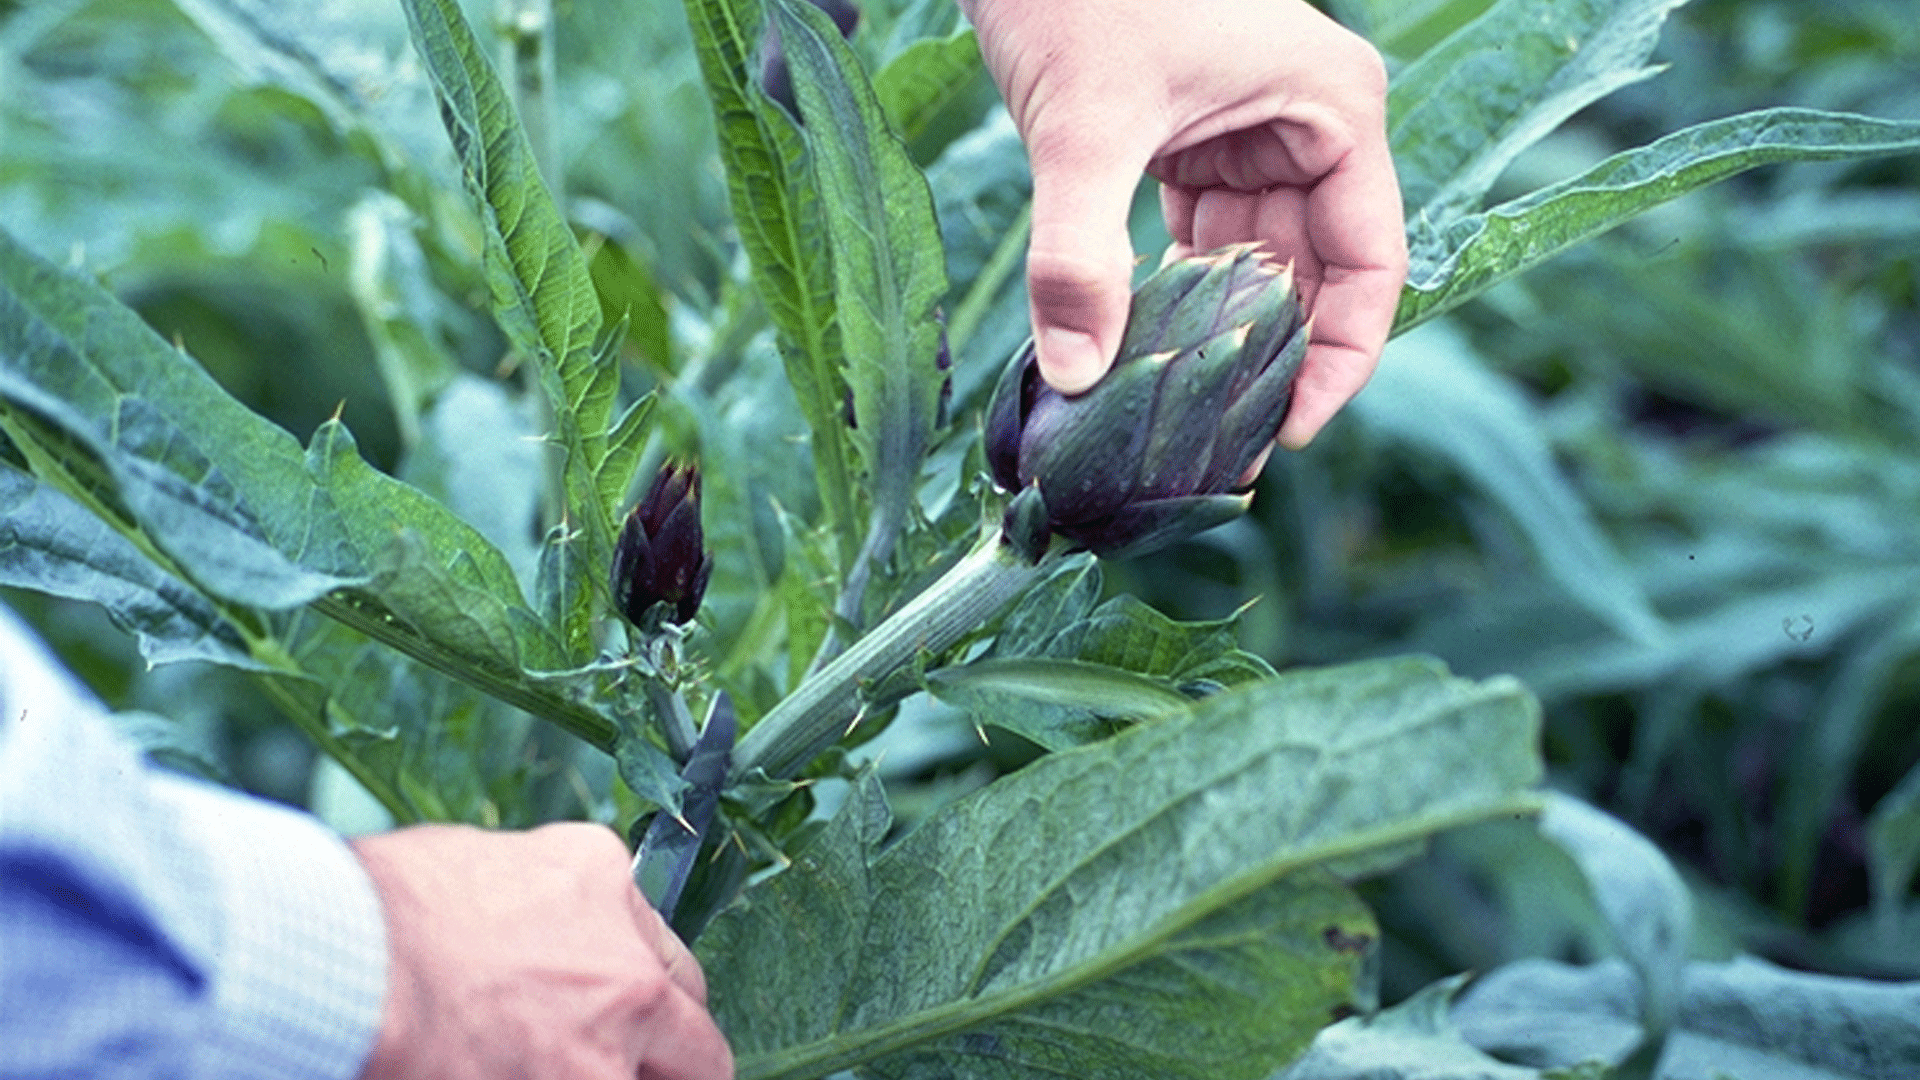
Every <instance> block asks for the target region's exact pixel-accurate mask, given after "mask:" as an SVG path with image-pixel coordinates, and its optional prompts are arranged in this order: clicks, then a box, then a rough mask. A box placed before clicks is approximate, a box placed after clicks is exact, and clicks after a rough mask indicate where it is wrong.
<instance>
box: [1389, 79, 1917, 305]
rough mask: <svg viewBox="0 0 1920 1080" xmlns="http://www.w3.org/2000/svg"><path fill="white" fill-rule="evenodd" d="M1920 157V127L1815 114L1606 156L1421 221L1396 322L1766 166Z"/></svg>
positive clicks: (1754, 118)
mask: <svg viewBox="0 0 1920 1080" xmlns="http://www.w3.org/2000/svg"><path fill="white" fill-rule="evenodd" d="M1916 150H1920V123H1914V122H1902V121H1895V120H1879V119H1875V118H1873V117H1868V116H1855V115H1852V114H1848V113H1832V112H1820V111H1818V110H1814V109H1786V108H1783V109H1763V110H1760V111H1758V112H1750V113H1742V114H1741V115H1739V116H1733V117H1728V118H1726V119H1723V120H1712V121H1708V122H1707V123H1704V124H1697V125H1695V126H1693V127H1690V128H1686V129H1684V130H1682V131H1677V132H1674V133H1673V134H1671V135H1668V136H1665V137H1664V138H1661V139H1658V140H1656V141H1654V142H1652V143H1649V144H1648V145H1646V146H1642V147H1638V148H1636V149H1633V150H1627V151H1624V152H1622V153H1619V154H1615V155H1614V156H1612V157H1610V158H1608V159H1607V160H1605V161H1603V162H1601V163H1600V164H1598V165H1596V166H1594V167H1593V168H1592V169H1589V170H1588V171H1587V172H1586V173H1584V174H1582V175H1581V176H1578V177H1574V178H1572V179H1570V180H1564V181H1561V182H1560V183H1557V184H1553V185H1550V186H1548V187H1544V188H1541V189H1539V190H1538V191H1535V192H1532V193H1531V194H1528V195H1523V196H1521V197H1520V198H1517V199H1513V200H1511V201H1509V202H1505V203H1502V204H1500V205H1499V206H1496V207H1493V208H1492V209H1490V210H1487V211H1484V212H1482V213H1476V214H1467V215H1465V216H1461V217H1449V218H1446V219H1444V220H1440V221H1433V220H1429V219H1427V218H1424V217H1423V218H1416V219H1415V220H1414V221H1413V222H1412V224H1411V226H1410V235H1409V237H1408V244H1409V248H1410V252H1409V254H1410V258H1411V263H1412V265H1411V268H1410V270H1409V271H1408V274H1407V287H1406V290H1405V291H1404V292H1403V293H1402V294H1401V297H1400V309H1399V311H1398V312H1397V313H1396V314H1395V316H1394V329H1395V332H1402V331H1405V330H1407V329H1408V328H1410V327H1412V326H1414V325H1415V324H1418V323H1421V322H1424V321H1426V320H1427V319H1430V318H1432V317H1434V316H1435V315H1438V314H1440V313H1441V312H1443V311H1446V310H1448V309H1450V308H1453V307H1455V306H1457V305H1459V304H1461V303H1464V302H1465V301H1467V300H1468V299H1470V298H1472V297H1474V296H1476V295H1478V294H1479V293H1481V292H1483V291H1485V290H1486V289H1487V288H1488V287H1489V286H1491V285H1493V284H1494V283H1495V282H1498V281H1501V280H1504V279H1506V278H1509V277H1512V276H1513V275H1515V274H1518V273H1519V272H1521V271H1522V270H1525V269H1526V268H1528V267H1530V266H1533V265H1535V264H1537V263H1539V262H1541V261H1543V260H1545V259H1547V258H1548V257H1550V256H1552V255H1554V254H1556V253H1558V252H1560V251H1564V250H1566V249H1567V248H1569V247H1572V246H1573V245H1575V244H1578V243H1580V242H1581V241H1583V240H1587V239H1590V238H1592V237H1594V236H1598V235H1599V234H1601V233H1603V232H1606V231H1607V230H1608V229H1611V228H1613V227H1614V226H1616V225H1618V224H1620V223H1621V222H1623V221H1626V220H1627V219H1628V218H1631V217H1634V216H1635V215H1637V214H1640V213H1642V212H1643V211H1645V210H1647V209H1648V208H1650V207H1653V206H1657V205H1659V204H1660V203H1663V202H1666V201H1667V200H1669V199H1672V198H1675V197H1677V196H1680V195H1684V194H1686V193H1687V192H1689V191H1692V190H1694V189H1695V188H1699V187H1702V186H1705V185H1707V184H1711V183H1713V182H1714V181H1717V180H1723V179H1725V178H1726V177H1729V176H1732V175H1734V174H1735V173H1739V172H1743V171H1745V170H1747V169H1751V168H1755V167H1756V166H1760V165H1769V164H1775V163H1779V162H1787V161H1839V160H1850V159H1862V158H1871V157H1882V156H1885V155H1888V154H1901V153H1911V152H1913V151H1916Z"/></svg>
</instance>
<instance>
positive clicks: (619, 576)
mask: <svg viewBox="0 0 1920 1080" xmlns="http://www.w3.org/2000/svg"><path fill="white" fill-rule="evenodd" d="M712 573H713V556H712V555H711V554H709V553H708V552H707V550H706V538H705V536H704V535H703V534H702V532H701V529H700V469H699V467H698V466H696V465H694V464H693V463H691V462H689V463H687V464H685V465H674V464H672V463H669V464H667V465H666V466H665V467H664V468H662V469H661V470H660V471H659V473H658V474H656V475H655V476H654V478H653V486H652V487H651V488H649V489H647V497H646V498H644V499H641V500H640V504H639V505H638V506H635V507H634V508H633V511H632V512H631V513H629V514H628V515H627V521H626V524H625V525H624V526H622V527H621V529H620V539H619V540H617V541H616V542H615V543H614V547H613V570H612V581H611V583H610V584H611V586H612V589H613V600H614V604H615V605H616V606H617V607H619V609H620V612H621V614H623V615H625V616H626V617H627V620H628V621H629V622H631V623H633V624H634V625H635V626H640V627H646V626H647V625H648V624H647V621H646V620H647V619H648V618H649V616H648V612H649V611H650V610H651V609H652V608H653V606H654V605H655V604H666V605H667V606H668V607H669V608H670V609H671V612H670V614H668V615H667V617H666V618H667V621H669V622H675V623H686V622H691V621H692V620H693V616H694V614H695V613H696V612H698V611H699V610H700V599H701V597H702V596H704V595H706V591H707V577H708V576H709V575H711V574H712ZM657 625H658V624H657V623H656V624H654V626H656V627H657Z"/></svg>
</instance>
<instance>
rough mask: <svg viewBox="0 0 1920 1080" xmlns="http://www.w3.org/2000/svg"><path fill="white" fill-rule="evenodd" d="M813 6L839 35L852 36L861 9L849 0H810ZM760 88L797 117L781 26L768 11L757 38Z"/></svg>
mask: <svg viewBox="0 0 1920 1080" xmlns="http://www.w3.org/2000/svg"><path fill="white" fill-rule="evenodd" d="M809 2H810V3H811V4H813V6H814V7H817V8H819V9H820V10H821V11H824V12H826V13H827V15H828V17H829V18H831V19H833V25H835V26H837V27H839V28H840V36H841V37H843V38H851V37H852V36H853V32H854V30H855V29H856V28H858V27H859V25H860V9H859V8H857V7H855V6H854V5H853V4H852V3H849V2H848V0H809ZM760 88H761V89H762V90H765V91H766V92H767V96H768V97H770V98H772V99H773V100H775V101H777V102H779V103H780V104H781V105H783V106H785V107H786V110H787V111H788V112H789V113H792V114H793V117H794V119H796V120H797V119H799V118H800V105H799V101H798V99H797V98H795V97H794V94H793V74H792V73H791V72H789V71H788V70H787V54H786V51H785V50H784V49H783V48H782V47H781V45H780V26H779V24H778V23H776V22H774V21H773V19H772V17H771V13H769V17H768V19H767V30H766V34H765V36H764V37H763V38H762V39H761V42H760Z"/></svg>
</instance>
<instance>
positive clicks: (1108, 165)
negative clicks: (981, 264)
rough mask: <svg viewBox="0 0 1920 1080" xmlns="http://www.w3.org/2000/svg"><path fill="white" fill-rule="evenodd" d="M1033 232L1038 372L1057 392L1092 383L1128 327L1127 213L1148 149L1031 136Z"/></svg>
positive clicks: (1030, 258)
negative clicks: (1129, 149)
mask: <svg viewBox="0 0 1920 1080" xmlns="http://www.w3.org/2000/svg"><path fill="white" fill-rule="evenodd" d="M1028 154H1029V156H1030V158H1031V160H1032V166H1033V237H1032V239H1031V241H1030V242H1029V243H1028V247H1027V296H1028V301H1029V304H1030V305H1031V309H1032V315H1033V339H1034V344H1035V346H1036V349H1037V351H1038V353H1039V360H1040V375H1041V377H1042V378H1044V379H1046V381H1047V383H1048V384H1049V385H1051V386H1052V387H1053V388H1054V389H1056V390H1058V391H1060V392H1061V393H1063V394H1077V393H1080V392H1081V391H1083V390H1086V389H1087V388H1088V387H1090V386H1092V385H1093V384H1094V383H1096V382H1098V381H1099V380H1100V376H1102V375H1104V374H1106V372H1107V368H1108V367H1109V366H1111V365H1112V363H1113V357H1114V354H1115V353H1116V352H1118V351H1119V349H1120V336H1121V333H1122V331H1124V330H1125V329H1126V325H1127V305H1128V303H1129V300H1130V295H1131V294H1130V292H1129V288H1128V286H1129V284H1130V282H1131V278H1132V274H1133V244H1132V241H1131V240H1130V239H1129V237H1128V235H1127V215H1128V212H1129V211H1130V210H1131V209H1132V206H1133V193H1134V190H1135V189H1136V188H1137V187H1138V186H1139V184H1140V176H1141V173H1142V171H1143V170H1144V169H1145V167H1146V163H1147V160H1146V159H1147V155H1145V154H1138V155H1135V154H1130V153H1128V152H1126V151H1125V150H1124V149H1119V150H1117V148H1116V147H1115V146H1114V145H1113V144H1112V143H1108V144H1107V145H1105V146H1101V145H1098V144H1097V143H1094V142H1093V141H1092V140H1090V139H1087V138H1084V137H1081V138H1072V139H1066V140H1048V139H1044V138H1042V139H1031V140H1030V141H1029V145H1028Z"/></svg>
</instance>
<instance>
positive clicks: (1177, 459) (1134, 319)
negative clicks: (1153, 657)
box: [986, 245, 1309, 558]
mask: <svg viewBox="0 0 1920 1080" xmlns="http://www.w3.org/2000/svg"><path fill="white" fill-rule="evenodd" d="M1308 336H1309V334H1308V329H1307V324H1306V320H1305V319H1304V317H1303V315H1302V313H1301V310H1300V304H1299V300H1298V298H1297V297H1296V296H1295V294H1294V289H1293V275H1292V272H1291V271H1290V270H1283V269H1278V268H1276V267H1274V266H1272V265H1271V264H1269V263H1267V262H1266V261H1265V260H1264V259H1263V258H1262V257H1261V255H1260V253H1259V251H1258V250H1257V249H1256V248H1254V247H1253V246H1251V245H1240V246H1236V247H1230V248H1223V249H1221V250H1220V251H1217V252H1214V253H1213V254H1211V255H1205V256H1199V257H1195V258H1190V259H1183V260H1181V261H1179V262H1176V263H1173V264H1172V265H1170V266H1168V267H1166V268H1165V269H1163V270H1161V271H1160V272H1159V273H1156V274H1154V275H1153V276H1152V277H1151V278H1149V279H1147V281H1146V282H1145V283H1144V284H1142V285H1141V286H1140V288H1139V289H1138V290H1137V291H1136V292H1135V293H1134V296H1133V306H1132V309H1131V311H1130V313H1129V314H1128V317H1127V330H1126V335H1125V337H1124V338H1123V339H1122V341H1121V345H1120V352H1119V356H1118V358H1117V359H1116V360H1115V361H1114V364H1113V367H1112V369H1111V370H1109V371H1108V372H1107V374H1106V375H1105V376H1104V377H1103V378H1102V379H1101V380H1100V382H1099V383H1097V384H1095V385H1094V387H1093V388H1092V389H1091V390H1088V391H1087V392H1086V393H1084V394H1081V395H1079V396H1077V397H1066V396H1064V395H1062V394H1060V393H1058V392H1057V391H1055V390H1054V389H1053V388H1052V387H1049V386H1048V385H1047V384H1046V383H1045V382H1044V381H1042V380H1041V378H1040V370H1039V367H1038V365H1037V361H1036V357H1035V354H1034V348H1033V343H1032V342H1031V341H1029V342H1028V343H1027V344H1026V346H1025V347H1023V348H1022V349H1021V350H1020V351H1019V352H1018V353H1016V354H1014V357H1013V361H1012V362H1011V363H1010V364H1009V365H1008V367H1007V369H1006V371H1005V372H1004V373H1003V374H1002V375H1001V377H1000V382H999V384H998V386H996V387H995V389H994V395H993V401H992V403H991V404H990V405H989V406H988V408H987V420H986V448H987V462H988V465H989V466H990V467H991V468H992V470H993V477H994V480H995V481H996V482H997V483H998V484H999V485H1000V486H1001V487H1002V488H1005V489H1006V490H1008V491H1014V492H1022V491H1025V490H1026V489H1028V488H1035V489H1037V493H1038V495H1039V496H1040V498H1041V499H1042V500H1043V501H1044V503H1045V508H1046V514H1045V518H1046V527H1047V529H1048V530H1050V531H1051V532H1052V533H1055V534H1058V535H1061V536H1064V537H1066V538H1067V539H1069V540H1071V541H1073V542H1074V543H1076V544H1079V545H1080V546H1082V547H1085V548H1087V549H1089V550H1091V551H1093V552H1094V553H1095V554H1097V555H1101V556H1105V557H1115V558H1123V557H1127V556H1132V555H1138V554H1142V553H1144V552H1147V551H1150V550H1152V549H1154V548H1158V547H1163V546H1165V545H1167V544H1171V543H1173V542H1175V541H1177V540H1181V539H1184V538H1185V537H1188V536H1191V535H1193V534H1194V533H1197V532H1200V531H1201V530H1203V529H1208V528H1211V527H1213V526H1215V525H1219V524H1221V523H1223V522H1226V521H1229V520H1231V519H1233V518H1235V517H1237V516H1239V515H1240V514H1241V513H1243V512H1245V510H1246V508H1247V504H1248V503H1249V502H1250V501H1251V500H1252V495H1251V493H1249V492H1245V491H1241V490H1237V489H1238V488H1239V487H1240V479H1241V477H1242V476H1244V475H1245V474H1246V472H1247V470H1248V469H1250V468H1251V467H1252V466H1253V463H1254V461H1255V460H1257V459H1258V458H1259V456H1260V454H1261V452H1262V451H1263V450H1265V449H1266V447H1267V446H1268V444H1270V443H1271V442H1272V441H1273V437H1274V435H1275V434H1276V433H1277V432H1278V431H1279V429H1280V422H1281V420H1282V419H1284V418H1285V416H1286V411H1287V404H1288V402H1289V400H1290V399H1291V397H1292V390H1293V378H1294V374H1295V373H1296V372H1297V371H1298V369H1299V367H1300V361H1301V359H1302V358H1303V357H1304V356H1305V355H1306V350H1307V338H1308ZM1023 543H1025V544H1027V545H1031V543H1032V541H1031V538H1027V539H1026V540H1024V541H1023Z"/></svg>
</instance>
